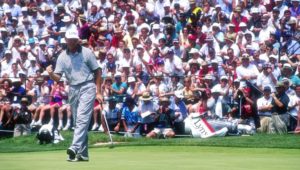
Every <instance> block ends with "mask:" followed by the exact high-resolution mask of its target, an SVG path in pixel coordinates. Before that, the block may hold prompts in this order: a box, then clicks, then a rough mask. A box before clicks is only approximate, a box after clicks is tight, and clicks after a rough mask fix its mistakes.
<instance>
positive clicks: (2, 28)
mask: <svg viewBox="0 0 300 170" xmlns="http://www.w3.org/2000/svg"><path fill="white" fill-rule="evenodd" d="M0 31H1V32H8V31H7V29H6V28H5V27H1V28H0Z"/></svg>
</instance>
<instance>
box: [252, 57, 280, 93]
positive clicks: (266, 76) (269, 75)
mask: <svg viewBox="0 0 300 170" xmlns="http://www.w3.org/2000/svg"><path fill="white" fill-rule="evenodd" d="M276 83H277V79H276V78H275V76H274V74H273V68H272V65H271V64H269V63H266V64H264V65H263V71H262V72H261V73H260V74H259V75H258V76H257V81H256V85H257V86H258V88H259V89H260V90H263V87H265V86H268V87H270V88H271V92H275V85H276Z"/></svg>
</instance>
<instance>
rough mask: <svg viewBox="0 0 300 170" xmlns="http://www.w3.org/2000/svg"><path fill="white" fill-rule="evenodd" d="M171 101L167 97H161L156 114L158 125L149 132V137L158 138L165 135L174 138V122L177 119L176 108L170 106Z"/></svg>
mask: <svg viewBox="0 0 300 170" xmlns="http://www.w3.org/2000/svg"><path fill="white" fill-rule="evenodd" d="M169 105H170V101H169V99H168V98H167V97H162V98H160V99H159V109H158V111H157V112H156V114H155V122H156V125H155V127H154V129H153V130H152V131H151V132H150V133H148V134H147V137H148V138H156V137H159V136H160V135H163V137H164V138H173V137H174V136H175V132H174V130H173V123H174V120H175V112H174V110H172V109H170V108H169Z"/></svg>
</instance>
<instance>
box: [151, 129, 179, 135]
mask: <svg viewBox="0 0 300 170" xmlns="http://www.w3.org/2000/svg"><path fill="white" fill-rule="evenodd" d="M151 132H154V133H156V134H157V135H158V136H160V135H164V137H165V136H166V135H167V134H168V133H169V132H174V131H173V129H172V128H154V130H152V131H151Z"/></svg>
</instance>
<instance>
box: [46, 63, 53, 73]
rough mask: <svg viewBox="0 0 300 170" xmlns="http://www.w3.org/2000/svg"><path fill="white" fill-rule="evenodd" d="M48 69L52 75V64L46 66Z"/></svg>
mask: <svg viewBox="0 0 300 170" xmlns="http://www.w3.org/2000/svg"><path fill="white" fill-rule="evenodd" d="M46 70H47V72H48V73H49V75H50V74H53V68H52V65H50V66H48V67H47V68H46Z"/></svg>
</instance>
